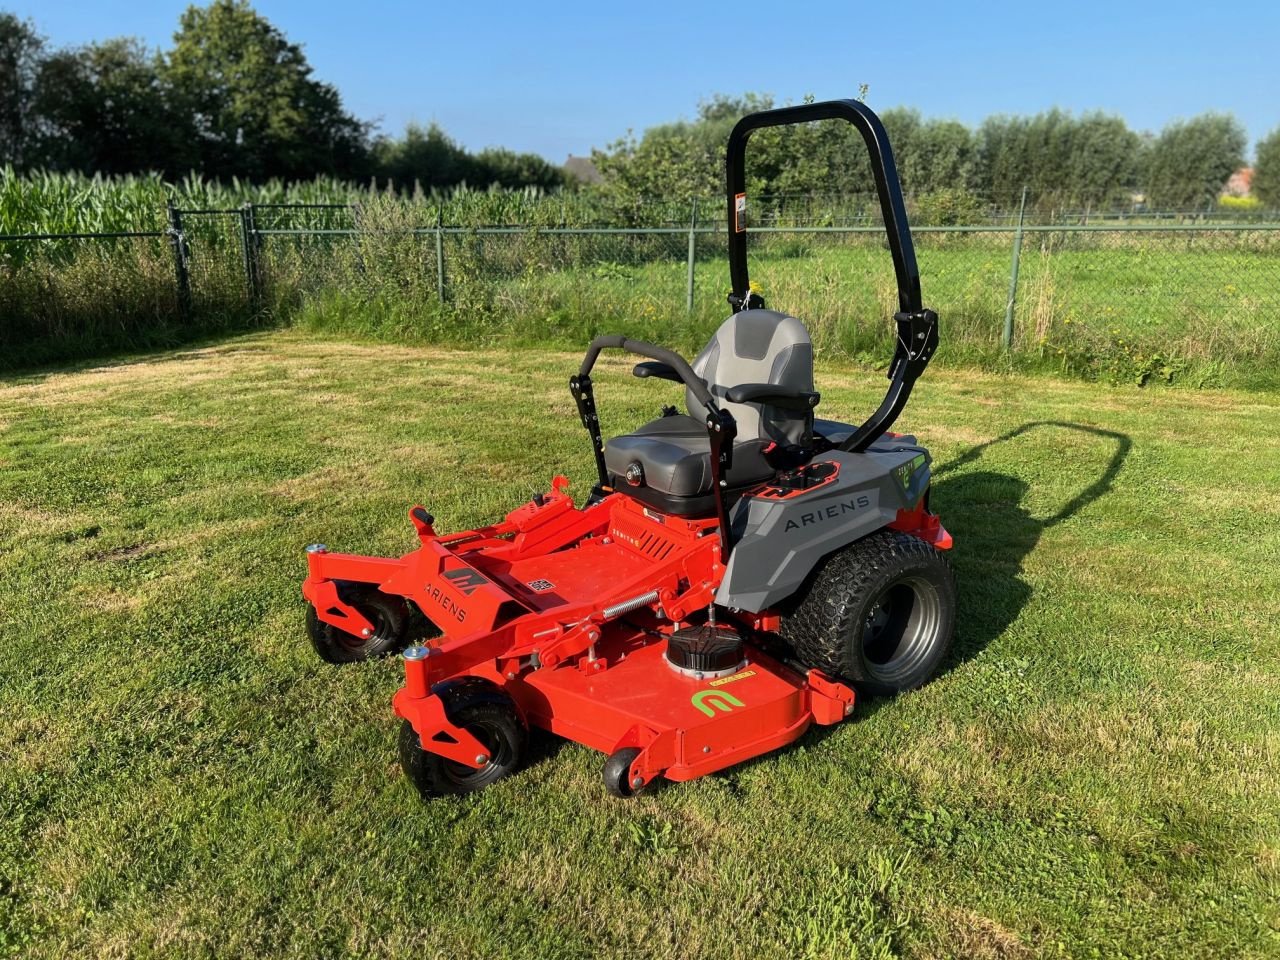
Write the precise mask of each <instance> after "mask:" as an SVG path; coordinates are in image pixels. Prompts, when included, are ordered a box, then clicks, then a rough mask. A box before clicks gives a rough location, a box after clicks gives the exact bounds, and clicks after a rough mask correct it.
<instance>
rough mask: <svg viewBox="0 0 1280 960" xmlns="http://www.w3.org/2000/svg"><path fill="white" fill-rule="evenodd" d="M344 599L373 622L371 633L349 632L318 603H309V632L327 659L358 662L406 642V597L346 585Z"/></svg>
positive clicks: (387, 651)
mask: <svg viewBox="0 0 1280 960" xmlns="http://www.w3.org/2000/svg"><path fill="white" fill-rule="evenodd" d="M343 589H344V593H343V600H344V601H346V602H347V603H349V604H351V606H353V607H355V608H356V609H357V610H359V611H360V613H361V614H362V615H363V616H364V617H365V619H367V620H368V621H369V622H370V623H371V624H373V633H371V634H370V635H369V636H367V637H360V636H356V635H355V634H353V633H348V632H347V631H345V630H342V629H340V628H338V627H335V626H334V625H333V624H331V623H325V622H324V621H323V620H321V619H320V617H319V615H317V613H316V609H315V607H312V606H309V605H308V607H307V636H309V637H310V638H311V645H312V646H313V647H314V648H315V651H316V653H317V654H319V655H320V659H321V660H324V661H325V662H326V663H356V662H357V661H360V660H368V659H370V658H372V657H383V656H386V655H387V654H389V653H395V652H396V651H397V650H399V649H400V648H401V647H403V646H404V635H405V625H406V624H407V623H408V619H409V608H408V605H407V604H406V603H405V602H404V600H402V599H400V598H399V597H393V596H391V595H389V594H386V593H383V592H382V591H381V590H378V589H376V588H374V587H368V588H364V589H359V588H351V587H346V588H343Z"/></svg>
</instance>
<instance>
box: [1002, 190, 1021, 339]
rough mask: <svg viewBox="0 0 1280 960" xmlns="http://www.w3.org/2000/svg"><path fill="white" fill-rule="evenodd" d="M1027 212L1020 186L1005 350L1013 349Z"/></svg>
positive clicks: (1007, 309) (1006, 306) (1010, 272)
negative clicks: (1014, 307)
mask: <svg viewBox="0 0 1280 960" xmlns="http://www.w3.org/2000/svg"><path fill="white" fill-rule="evenodd" d="M1026 213H1027V188H1026V187H1023V188H1022V203H1021V204H1019V206H1018V227H1017V229H1016V230H1014V232H1013V263H1012V264H1011V265H1010V267H1009V301H1008V303H1006V304H1005V308H1004V337H1003V338H1002V341H1001V342H1002V343H1003V344H1004V348H1005V350H1012V349H1013V305H1014V302H1015V301H1016V300H1017V299H1018V262H1019V261H1020V260H1021V259H1022V221H1023V218H1024V217H1025V216H1026Z"/></svg>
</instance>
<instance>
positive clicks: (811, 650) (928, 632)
mask: <svg viewBox="0 0 1280 960" xmlns="http://www.w3.org/2000/svg"><path fill="white" fill-rule="evenodd" d="M955 611H956V585H955V577H954V575H953V574H952V573H951V567H950V566H949V565H948V564H947V561H946V559H945V558H944V557H943V555H942V554H941V553H940V552H939V551H938V550H937V549H935V548H934V547H932V546H930V545H929V544H927V543H925V542H924V541H923V540H920V539H919V538H918V537H913V536H911V535H910V534H906V533H901V532H899V531H896V530H881V531H880V532H878V533H874V534H872V535H871V536H869V537H865V538H864V539H862V540H859V541H857V542H856V543H853V544H851V545H850V546H848V547H846V548H845V549H844V550H841V551H840V552H839V553H835V554H832V555H831V556H830V557H828V558H827V559H826V560H824V561H823V563H822V565H821V566H820V567H819V568H818V569H817V570H816V571H815V572H814V574H813V576H812V578H811V581H810V584H809V587H808V590H807V592H806V593H805V595H804V597H803V598H802V599H801V600H800V602H799V603H798V604H797V605H796V607H795V608H794V610H793V611H792V612H791V613H790V614H789V615H788V616H785V617H784V618H783V620H782V630H781V633H782V636H783V638H784V639H785V640H786V641H787V642H788V643H789V644H790V645H791V647H792V649H793V650H794V651H795V653H796V657H797V659H799V660H800V661H801V662H802V663H803V664H805V665H806V666H809V667H816V668H818V669H820V670H822V671H824V672H825V673H828V674H830V675H831V676H833V677H835V678H837V679H841V680H846V681H849V682H851V683H853V684H854V685H855V686H856V687H858V688H859V689H860V690H861V691H862V692H864V693H869V694H893V693H900V692H901V691H904V690H912V689H914V688H916V687H919V686H921V685H922V684H924V683H926V682H927V681H928V680H929V679H930V678H931V677H932V676H933V675H934V674H935V673H936V672H937V670H938V668H939V667H940V666H941V665H942V661H943V659H944V658H945V657H946V655H947V651H948V650H949V649H950V647H951V638H952V635H953V633H954V632H955Z"/></svg>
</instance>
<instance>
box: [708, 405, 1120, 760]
mask: <svg viewBox="0 0 1280 960" xmlns="http://www.w3.org/2000/svg"><path fill="white" fill-rule="evenodd" d="M1043 427H1053V428H1058V429H1063V430H1076V431H1080V432H1083V433H1088V434H1092V435H1094V436H1097V437H1100V438H1103V439H1106V440H1110V441H1113V442H1114V444H1115V449H1114V452H1113V453H1112V455H1111V459H1110V461H1109V462H1108V463H1107V466H1106V468H1105V469H1104V470H1103V471H1102V473H1101V474H1100V475H1099V476H1098V478H1097V479H1096V480H1094V481H1093V482H1092V483H1090V484H1089V485H1088V486H1087V487H1085V488H1084V489H1083V490H1081V491H1080V493H1078V494H1077V495H1076V496H1075V497H1073V498H1072V499H1071V500H1069V501H1068V502H1067V503H1066V504H1065V505H1063V507H1062V508H1061V509H1060V510H1058V512H1057V513H1055V514H1053V515H1052V516H1050V517H1048V518H1047V519H1041V518H1038V517H1034V516H1032V515H1031V513H1030V511H1028V510H1027V508H1026V507H1025V506H1023V503H1022V501H1023V500H1024V499H1025V497H1026V495H1027V491H1028V490H1029V489H1030V486H1029V484H1028V483H1027V482H1026V481H1025V480H1023V479H1021V478H1019V477H1015V476H1011V475H1009V474H1006V473H1000V472H998V471H994V470H981V471H975V472H971V473H968V472H966V473H959V472H957V471H959V470H960V469H961V468H962V467H965V466H967V465H968V464H970V463H972V462H974V461H975V460H978V459H979V458H980V457H981V456H982V454H983V453H985V452H986V451H987V450H988V449H989V448H991V447H994V446H997V445H999V444H1002V443H1007V442H1009V441H1011V440H1014V439H1016V438H1018V437H1020V436H1022V435H1023V434H1025V433H1028V432H1030V431H1032V430H1036V429H1039V428H1043ZM1132 446H1133V443H1132V441H1131V440H1130V439H1129V437H1128V436H1126V435H1125V434H1122V433H1117V432H1115V431H1112V430H1104V429H1101V428H1099V427H1091V426H1087V425H1085V424H1080V423H1069V422H1064V421H1056V420H1042V421H1034V422H1031V423H1024V424H1023V425H1022V426H1020V427H1017V428H1015V429H1013V430H1010V431H1009V432H1008V433H1005V434H1002V435H1001V436H999V437H996V438H995V439H994V440H989V441H987V442H986V443H981V444H978V445H977V446H974V447H971V448H970V449H969V450H967V451H966V452H965V453H963V454H961V455H960V456H959V457H957V458H956V459H955V460H952V461H951V462H949V463H947V464H945V465H943V466H942V467H940V468H938V469H937V470H935V471H934V473H933V477H934V484H933V489H932V493H931V494H930V503H931V504H932V506H933V507H934V508H935V509H937V510H938V511H939V512H940V514H941V515H942V517H943V518H944V519H945V523H946V525H947V529H948V530H949V531H950V532H951V534H952V535H953V536H954V537H955V542H956V546H955V548H954V550H953V551H952V557H951V559H952V563H953V565H954V567H955V570H956V576H957V579H958V580H959V581H960V583H961V584H962V585H963V589H962V590H961V591H960V606H959V610H958V622H957V626H956V637H955V641H954V644H953V646H952V649H951V654H950V656H949V657H948V659H947V661H946V663H945V664H944V665H943V667H942V670H941V671H940V672H939V675H942V674H946V673H950V672H951V671H952V670H955V669H956V668H957V667H960V666H961V665H963V664H964V663H966V662H967V661H969V660H972V659H973V658H974V657H976V656H977V655H978V654H979V653H981V652H982V651H983V650H984V649H986V647H987V645H988V644H990V643H991V642H992V641H993V640H995V639H996V638H997V637H999V636H1000V635H1001V634H1002V633H1004V631H1005V630H1007V629H1008V628H1009V625H1010V624H1012V623H1013V621H1014V620H1016V619H1017V617H1018V614H1019V613H1021V612H1022V608H1023V607H1024V606H1026V604H1027V602H1028V601H1029V600H1030V599H1031V594H1032V588H1031V586H1030V584H1028V583H1027V582H1026V581H1025V580H1023V579H1022V565H1023V563H1024V562H1025V560H1026V558H1027V557H1028V556H1029V555H1030V553H1031V551H1032V550H1034V549H1035V548H1036V545H1037V544H1038V543H1039V542H1040V537H1041V535H1042V534H1043V533H1044V532H1045V531H1046V530H1048V529H1049V528H1050V527H1053V526H1056V525H1057V524H1059V523H1062V522H1063V521H1064V520H1068V519H1070V518H1071V517H1073V516H1075V515H1076V514H1077V513H1079V512H1080V511H1081V510H1083V509H1084V508H1085V507H1087V506H1089V505H1090V504H1092V503H1094V502H1095V501H1097V500H1098V499H1100V498H1101V497H1103V496H1104V495H1105V494H1106V493H1108V492H1109V491H1110V490H1111V487H1112V483H1113V482H1114V480H1115V478H1116V476H1117V474H1119V472H1120V470H1121V468H1122V467H1123V465H1124V461H1125V459H1126V458H1127V457H1128V455H1129V451H1130V449H1131V448H1132ZM939 477H941V478H942V479H941V480H940V481H939V479H938V478H939ZM892 703H893V698H892V697H866V698H861V699H859V701H858V707H857V713H856V715H855V717H854V719H855V721H860V720H866V719H867V718H868V717H870V716H872V715H874V714H875V713H876V712H877V711H879V710H880V709H882V708H883V707H885V706H888V705H890V704H892ZM840 726H841V725H836V726H831V727H818V726H814V727H812V728H810V730H809V731H808V732H807V733H806V734H805V735H804V737H803V738H801V739H800V740H798V741H797V742H796V744H795V745H793V746H792V747H787V748H784V750H787V749H794V746H806V747H807V746H815V745H817V744H820V743H821V742H822V741H823V740H825V739H826V738H827V737H829V736H831V735H832V734H834V733H836V732H837V731H838V730H839V729H840ZM769 756H770V755H769V754H766V755H764V756H763V757H756V758H754V759H752V760H750V761H748V762H747V763H745V764H740V765H739V766H737V767H734V768H733V769H731V770H727V771H724V772H722V773H720V774H717V775H716V776H717V777H732V776H733V775H734V774H736V773H737V772H738V771H739V770H743V769H747V768H749V767H751V766H753V765H755V764H756V763H759V762H761V761H762V760H763V761H767V760H768V758H769Z"/></svg>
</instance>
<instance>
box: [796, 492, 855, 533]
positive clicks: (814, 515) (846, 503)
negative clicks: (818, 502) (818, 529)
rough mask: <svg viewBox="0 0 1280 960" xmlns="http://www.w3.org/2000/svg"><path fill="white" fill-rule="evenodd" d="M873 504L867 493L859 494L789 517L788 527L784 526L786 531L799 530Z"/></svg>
mask: <svg viewBox="0 0 1280 960" xmlns="http://www.w3.org/2000/svg"><path fill="white" fill-rule="evenodd" d="M869 506H871V498H870V497H868V496H866V495H865V494H859V495H858V496H856V497H850V498H849V499H848V500H842V501H841V502H840V503H832V504H828V505H827V506H825V507H819V508H818V509H817V510H810V511H809V512H808V513H802V514H800V516H799V517H797V518H796V519H794V520H792V519H788V520H787V525H786V527H784V528H783V532H784V533H785V532H786V531H787V530H799V529H800V528H801V527H807V526H810V525H812V524H818V523H825V522H826V521H827V520H834V519H835V518H836V517H838V516H840V515H842V514H845V513H851V512H853V511H854V510H860V509H863V508H865V507H869Z"/></svg>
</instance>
